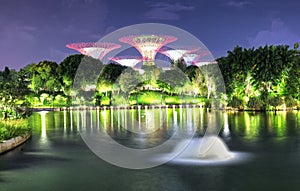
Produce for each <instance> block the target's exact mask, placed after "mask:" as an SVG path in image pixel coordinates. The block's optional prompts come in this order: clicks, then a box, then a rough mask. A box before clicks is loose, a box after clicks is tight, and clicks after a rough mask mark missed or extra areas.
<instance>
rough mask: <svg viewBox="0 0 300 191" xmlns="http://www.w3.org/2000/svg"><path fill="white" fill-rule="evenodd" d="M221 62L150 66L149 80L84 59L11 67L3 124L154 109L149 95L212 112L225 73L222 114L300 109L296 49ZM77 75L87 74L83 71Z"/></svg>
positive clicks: (4, 83)
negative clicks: (69, 110) (37, 116)
mask: <svg viewBox="0 0 300 191" xmlns="http://www.w3.org/2000/svg"><path fill="white" fill-rule="evenodd" d="M83 62H84V64H81V63H83ZM217 62H218V65H216V64H211V65H206V66H201V67H200V68H198V67H196V66H192V65H191V66H187V65H185V63H184V61H182V60H177V61H172V62H171V68H172V69H171V70H162V68H159V67H156V66H143V72H144V73H143V74H142V75H141V73H140V71H136V70H133V69H131V68H127V67H125V66H121V65H118V64H108V65H104V64H102V63H101V62H100V61H99V60H95V59H93V58H91V57H86V56H83V55H71V56H68V57H67V58H65V59H64V60H63V61H62V62H61V63H60V64H57V63H55V62H51V61H41V62H39V63H33V64H29V65H27V66H26V67H24V68H22V69H20V70H19V71H15V70H10V69H9V68H8V67H5V69H4V70H3V71H0V90H1V91H0V106H1V108H2V110H3V111H4V118H22V117H24V116H26V115H27V114H28V112H26V109H24V108H30V107H63V106H70V105H71V104H75V105H76V104H77V105H80V104H86V103H90V104H91V103H92V104H94V105H114V104H115V105H118V104H149V103H152V102H151V100H150V102H149V97H151V96H149V95H152V97H153V100H155V101H154V102H153V103H155V104H180V103H200V102H201V103H203V102H206V105H207V106H210V105H211V104H210V103H209V100H210V99H212V98H215V97H216V94H215V92H216V91H219V92H223V91H222V90H219V89H220V88H222V79H221V78H220V74H218V73H216V72H213V70H214V67H217V66H219V67H220V70H221V72H222V75H223V79H224V82H225V86H226V94H224V95H222V97H218V99H219V101H220V103H221V104H222V105H223V106H227V107H232V108H238V109H276V108H282V107H290V108H291V107H294V108H295V107H299V104H300V97H299V95H300V88H299V87H300V86H299V85H300V78H299V77H300V64H299V63H300V55H299V51H298V44H297V43H296V44H295V47H294V48H293V49H290V48H289V47H288V46H284V45H279V46H273V45H271V46H264V47H259V48H257V49H254V48H250V49H245V48H242V47H239V46H237V47H235V48H234V50H233V51H228V55H227V56H225V57H221V58H219V59H217ZM78 67H84V68H81V69H80V70H78ZM77 71H80V72H77ZM215 71H216V70H215ZM75 75H76V78H78V79H80V80H77V81H76V82H77V84H73V82H74V78H75ZM212 79H213V80H212ZM91 84H96V85H94V86H91ZM151 91H152V93H151ZM224 92H225V91H224ZM72 97H76V99H72ZM154 98H155V99H154ZM195 100H198V102H197V101H195ZM72 101H73V102H72Z"/></svg>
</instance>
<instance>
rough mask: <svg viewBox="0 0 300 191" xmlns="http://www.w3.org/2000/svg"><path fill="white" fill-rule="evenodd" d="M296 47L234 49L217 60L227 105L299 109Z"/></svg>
mask: <svg viewBox="0 0 300 191" xmlns="http://www.w3.org/2000/svg"><path fill="white" fill-rule="evenodd" d="M298 46H299V45H298V43H296V44H295V45H294V47H293V49H290V48H289V46H285V45H279V46H273V45H271V46H264V47H259V48H257V49H254V48H250V49H245V48H242V47H239V46H236V47H235V48H234V50H233V51H228V55H227V56H226V57H222V58H219V59H217V61H218V63H219V67H220V69H221V71H222V74H223V78H224V81H225V85H226V94H227V98H226V101H227V104H228V105H227V106H229V107H234V108H240V109H247V108H256V109H262V110H266V109H276V108H284V107H289V108H292V107H299V104H300V97H299V95H300V55H299V50H298Z"/></svg>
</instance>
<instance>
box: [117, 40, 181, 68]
mask: <svg viewBox="0 0 300 191" xmlns="http://www.w3.org/2000/svg"><path fill="white" fill-rule="evenodd" d="M176 40H177V38H176V37H173V36H166V35H138V36H127V37H122V38H120V39H119V41H121V42H124V43H127V44H130V45H132V46H133V47H135V48H136V49H137V50H138V51H139V52H140V54H141V55H142V57H143V63H144V65H154V60H155V55H156V53H157V52H158V51H159V49H160V48H161V47H162V46H164V45H166V44H168V43H170V42H174V41H176Z"/></svg>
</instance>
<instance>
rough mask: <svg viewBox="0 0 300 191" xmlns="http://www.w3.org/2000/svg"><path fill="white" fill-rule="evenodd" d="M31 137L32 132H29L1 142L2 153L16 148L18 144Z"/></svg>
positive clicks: (0, 149)
mask: <svg viewBox="0 0 300 191" xmlns="http://www.w3.org/2000/svg"><path fill="white" fill-rule="evenodd" d="M30 137H31V133H30V132H28V133H26V134H23V135H20V136H17V137H14V138H10V139H8V140H5V141H3V142H2V143H0V155H1V154H4V153H6V152H8V151H11V150H14V149H15V148H17V147H18V146H20V145H22V144H23V143H25V142H26V141H27V140H28V139H29V138H30Z"/></svg>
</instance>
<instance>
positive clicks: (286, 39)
mask: <svg viewBox="0 0 300 191" xmlns="http://www.w3.org/2000/svg"><path fill="white" fill-rule="evenodd" d="M299 41H300V38H299V36H297V35H296V34H295V33H293V32H292V31H290V29H289V28H288V27H287V26H286V25H285V24H284V22H283V21H282V20H281V19H273V20H272V24H271V29H270V30H262V31H259V32H258V33H257V34H256V36H255V37H254V38H249V39H248V42H249V45H250V46H254V47H258V46H264V45H266V44H274V45H279V44H287V45H290V46H292V45H293V44H294V43H295V42H299Z"/></svg>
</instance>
